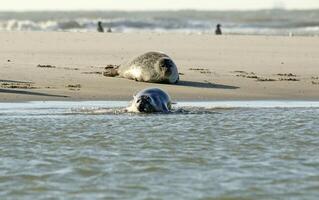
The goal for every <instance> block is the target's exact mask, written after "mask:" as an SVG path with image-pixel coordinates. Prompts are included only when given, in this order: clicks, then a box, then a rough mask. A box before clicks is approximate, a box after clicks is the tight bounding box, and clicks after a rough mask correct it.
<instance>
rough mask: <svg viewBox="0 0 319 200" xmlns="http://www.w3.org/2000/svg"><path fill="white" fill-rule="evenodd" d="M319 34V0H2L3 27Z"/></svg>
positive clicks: (1, 18)
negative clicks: (98, 26) (220, 29)
mask: <svg viewBox="0 0 319 200" xmlns="http://www.w3.org/2000/svg"><path fill="white" fill-rule="evenodd" d="M98 21H101V22H102V26H103V28H104V29H105V30H107V29H111V30H112V32H181V33H196V34H206V33H207V34H210V33H214V31H215V27H216V25H217V24H221V25H222V30H223V33H224V34H247V35H306V36H318V35H319V0H225V1H223V2H220V1H219V0H174V1H172V0H156V1H149V0H91V1H84V0H77V1H76V0H67V1H62V0H28V1H20V0H10V1H6V0H5V1H3V0H1V7H0V31H72V32H93V31H94V32H96V31H97V23H98Z"/></svg>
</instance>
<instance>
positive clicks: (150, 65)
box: [103, 52, 179, 84]
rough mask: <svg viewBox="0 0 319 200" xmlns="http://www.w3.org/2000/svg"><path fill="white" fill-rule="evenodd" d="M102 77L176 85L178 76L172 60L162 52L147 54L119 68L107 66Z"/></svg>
mask: <svg viewBox="0 0 319 200" xmlns="http://www.w3.org/2000/svg"><path fill="white" fill-rule="evenodd" d="M105 70H106V71H105V72H104V73H103V75H104V76H111V77H114V76H119V77H122V78H127V79H133V80H136V81H142V82H151V83H171V84H174V83H177V82H178V81H179V74H178V70H177V67H176V65H175V63H174V62H173V60H172V59H171V58H170V57H169V56H168V55H166V54H165V53H162V52H147V53H144V54H142V55H140V56H138V57H136V58H133V59H132V60H130V61H129V62H127V63H124V64H121V65H119V66H112V65H111V66H107V67H106V68H105Z"/></svg>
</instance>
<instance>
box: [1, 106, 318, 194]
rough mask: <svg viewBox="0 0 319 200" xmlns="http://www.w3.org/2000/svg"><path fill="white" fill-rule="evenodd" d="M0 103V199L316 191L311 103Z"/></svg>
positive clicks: (315, 128) (315, 130) (314, 108)
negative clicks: (166, 110) (146, 108)
mask: <svg viewBox="0 0 319 200" xmlns="http://www.w3.org/2000/svg"><path fill="white" fill-rule="evenodd" d="M126 105H127V102H26V103H0V158H1V159H0V198H1V199H12V200H13V199H14V200H16V199H90V200H91V199H183V200H184V199H203V200H204V199H314V200H316V199H318V196H319V102H293V101H286V102H284V101H246V102H243V101H233V102H226V101H220V102H181V103H178V104H176V105H174V110H173V112H172V113H170V114H134V113H127V112H125V111H124V110H123V108H125V106H126Z"/></svg>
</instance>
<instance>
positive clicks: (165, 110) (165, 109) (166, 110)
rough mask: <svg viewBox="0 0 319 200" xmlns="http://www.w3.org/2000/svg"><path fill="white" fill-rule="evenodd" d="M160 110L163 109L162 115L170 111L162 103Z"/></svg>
mask: <svg viewBox="0 0 319 200" xmlns="http://www.w3.org/2000/svg"><path fill="white" fill-rule="evenodd" d="M162 109H163V113H169V112H170V110H169V109H168V107H167V105H166V104H164V103H162Z"/></svg>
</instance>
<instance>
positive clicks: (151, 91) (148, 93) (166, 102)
mask: <svg viewBox="0 0 319 200" xmlns="http://www.w3.org/2000/svg"><path fill="white" fill-rule="evenodd" d="M171 105H172V102H171V98H170V97H169V95H168V94H167V93H166V92H164V91H163V90H161V89H159V88H148V89H144V90H142V91H140V92H138V93H137V94H136V95H134V96H133V100H132V102H131V105H130V106H129V107H128V108H126V110H127V111H128V112H142V113H154V112H162V113H169V112H170V110H171V108H172V106H171Z"/></svg>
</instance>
